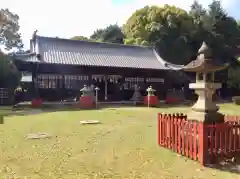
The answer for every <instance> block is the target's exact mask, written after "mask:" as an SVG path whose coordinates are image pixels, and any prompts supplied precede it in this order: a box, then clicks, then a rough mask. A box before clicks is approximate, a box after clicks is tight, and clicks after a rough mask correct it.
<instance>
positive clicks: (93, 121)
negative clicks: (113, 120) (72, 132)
mask: <svg viewBox="0 0 240 179" xmlns="http://www.w3.org/2000/svg"><path fill="white" fill-rule="evenodd" d="M80 124H83V125H85V124H101V122H100V121H97V120H83V121H80Z"/></svg>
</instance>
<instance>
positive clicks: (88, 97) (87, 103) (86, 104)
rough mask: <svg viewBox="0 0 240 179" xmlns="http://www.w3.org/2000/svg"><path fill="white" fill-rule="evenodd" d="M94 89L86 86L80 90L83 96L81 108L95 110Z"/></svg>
mask: <svg viewBox="0 0 240 179" xmlns="http://www.w3.org/2000/svg"><path fill="white" fill-rule="evenodd" d="M93 90H94V89H92V88H90V87H87V85H84V87H83V88H82V89H81V90H80V92H82V95H81V97H80V100H79V102H80V107H81V108H93V107H94V95H92V94H93V93H94V91H93Z"/></svg>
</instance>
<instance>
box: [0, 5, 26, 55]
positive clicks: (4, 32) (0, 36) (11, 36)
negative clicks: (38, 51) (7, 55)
mask: <svg viewBox="0 0 240 179" xmlns="http://www.w3.org/2000/svg"><path fill="white" fill-rule="evenodd" d="M18 21H19V17H18V15H17V14H14V13H12V12H10V11H9V10H8V9H0V43H1V44H2V45H4V46H5V47H6V49H8V50H9V49H11V48H13V47H17V48H22V47H23V44H22V41H21V35H20V33H19V28H20V26H19V22H18Z"/></svg>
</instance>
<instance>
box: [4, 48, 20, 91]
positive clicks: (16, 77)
mask: <svg viewBox="0 0 240 179" xmlns="http://www.w3.org/2000/svg"><path fill="white" fill-rule="evenodd" d="M20 79H21V73H20V72H19V71H18V69H17V68H16V66H15V65H14V63H13V61H12V59H11V58H10V56H8V55H5V54H4V53H0V84H1V85H0V87H2V88H9V89H12V90H13V89H15V88H16V87H17V86H18V85H19V82H20Z"/></svg>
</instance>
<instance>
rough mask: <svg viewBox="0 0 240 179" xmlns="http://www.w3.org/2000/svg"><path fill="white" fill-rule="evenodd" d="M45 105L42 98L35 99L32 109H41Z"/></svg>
mask: <svg viewBox="0 0 240 179" xmlns="http://www.w3.org/2000/svg"><path fill="white" fill-rule="evenodd" d="M42 103H43V100H42V99H41V98H37V99H33V100H32V102H31V105H32V107H35V108H37V107H40V106H41V105H42Z"/></svg>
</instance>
